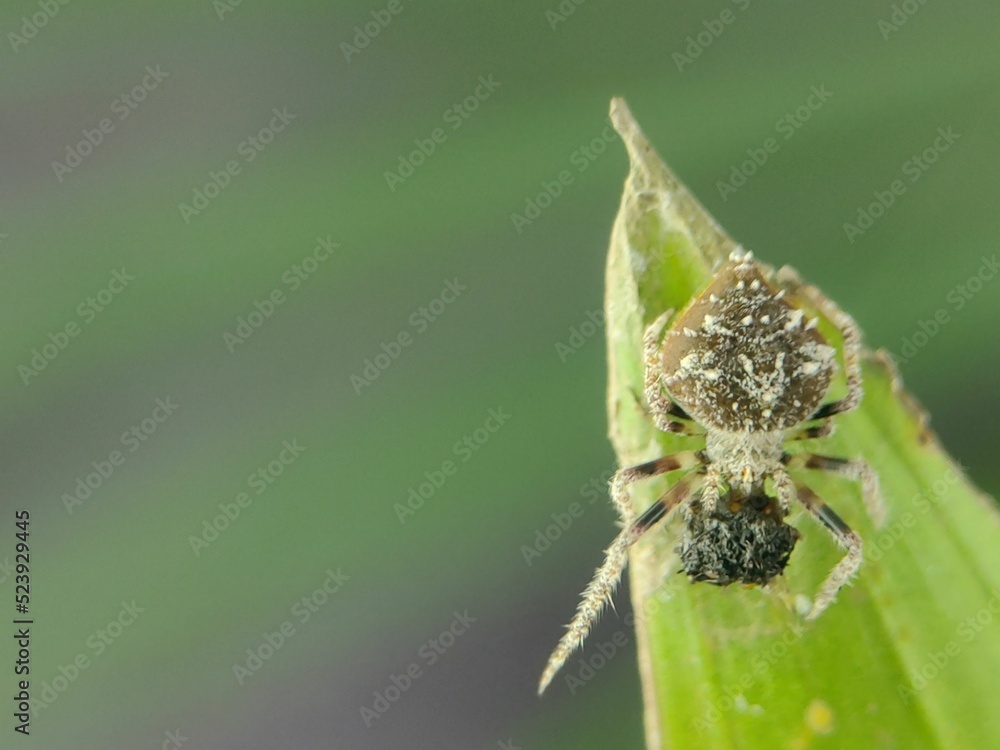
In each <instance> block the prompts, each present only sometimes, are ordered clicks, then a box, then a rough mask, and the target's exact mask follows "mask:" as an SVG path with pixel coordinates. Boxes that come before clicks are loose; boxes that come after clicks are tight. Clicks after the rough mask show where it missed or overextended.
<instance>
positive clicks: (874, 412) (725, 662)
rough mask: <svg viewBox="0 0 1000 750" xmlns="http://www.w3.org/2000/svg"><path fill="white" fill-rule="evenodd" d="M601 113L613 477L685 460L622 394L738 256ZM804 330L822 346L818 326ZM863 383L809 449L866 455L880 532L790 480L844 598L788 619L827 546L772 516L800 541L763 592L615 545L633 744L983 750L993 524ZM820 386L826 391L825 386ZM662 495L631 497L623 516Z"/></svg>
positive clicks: (890, 393) (625, 120)
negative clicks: (636, 699)
mask: <svg viewBox="0 0 1000 750" xmlns="http://www.w3.org/2000/svg"><path fill="white" fill-rule="evenodd" d="M611 117H612V121H613V123H614V125H615V127H616V129H617V130H618V132H619V133H620V134H621V136H622V140H623V141H624V143H625V145H626V147H627V149H628V153H629V156H630V159H631V169H630V172H629V176H628V179H627V181H626V183H625V190H624V195H623V196H622V202H621V208H620V210H619V213H618V217H617V219H616V221H615V225H614V230H613V232H612V239H611V246H610V250H609V254H608V266H607V301H606V312H607V336H608V355H609V365H608V366H609V393H608V414H609V420H610V437H611V440H612V443H613V444H614V448H615V451H616V453H617V456H618V460H619V463H620V465H621V466H631V465H633V464H637V463H640V462H642V461H644V460H648V459H650V458H655V457H657V456H661V455H665V454H667V453H673V452H675V451H677V450H680V449H682V448H685V447H697V442H695V441H696V439H695V438H691V437H681V436H676V435H667V434H664V433H661V432H659V431H657V430H656V429H655V427H654V426H653V425H652V423H651V421H650V419H649V417H648V416H647V415H646V414H645V413H644V411H643V408H642V406H641V405H640V404H639V401H638V399H637V398H636V394H640V393H641V392H642V358H641V353H640V348H641V337H642V331H643V330H644V328H645V326H646V325H647V324H648V323H650V322H651V321H652V320H654V319H655V318H656V317H657V316H658V315H659V314H660V313H661V312H663V311H664V310H667V309H669V308H676V309H678V310H679V309H681V308H683V306H684V305H685V304H686V303H687V302H688V300H690V299H691V297H692V296H693V295H695V294H697V293H698V292H699V291H700V290H701V289H702V288H704V286H705V285H706V283H707V282H708V280H709V279H710V277H711V274H712V271H713V269H714V268H715V267H717V265H718V264H719V263H720V262H721V261H722V260H723V259H724V258H725V257H727V256H728V254H729V252H730V251H731V250H732V249H734V248H735V247H736V243H734V242H733V240H732V239H730V238H729V237H728V236H727V235H726V234H725V232H723V231H722V230H721V229H720V228H719V227H718V226H717V225H716V224H715V222H714V221H713V219H712V218H711V217H710V216H709V215H708V214H707V213H706V212H705V210H704V209H703V208H702V207H701V205H700V204H699V203H698V202H697V201H696V200H695V199H694V198H693V197H692V196H691V195H690V193H689V192H688V191H687V189H686V188H685V187H684V186H683V185H682V184H681V183H680V182H679V181H678V180H677V178H676V177H675V176H674V175H673V174H672V172H671V171H670V170H669V168H668V167H667V166H666V165H665V164H664V163H663V162H662V161H661V160H660V158H659V157H658V156H657V155H656V153H655V152H654V150H653V149H652V147H651V146H650V145H649V143H648V142H647V141H646V139H645V137H644V135H643V134H642V132H641V131H640V129H639V127H638V126H637V125H636V123H635V121H634V120H633V119H632V116H631V113H630V112H629V110H628V107H627V106H626V104H625V102H624V101H622V100H620V99H616V100H614V101H613V102H612V105H611ZM755 250H757V251H758V252H757V253H756V254H757V255H758V256H762V255H763V256H765V257H766V252H767V251H766V248H755ZM892 293H893V292H892V290H886V294H887V299H891V294H892ZM862 323H863V321H862ZM821 329H822V331H823V332H824V334H826V335H827V336H828V338H829V339H830V340H831V342H835V343H836V344H837V345H838V347H839V346H840V344H841V341H840V337H839V335H838V334H837V332H836V329H835V328H833V327H832V326H830V325H829V322H828V321H823V322H822V323H821ZM864 386H865V396H864V400H863V402H862V404H861V407H860V408H858V409H856V410H854V411H852V412H849V413H847V414H843V415H841V416H838V417H836V418H835V421H836V423H837V432H836V434H835V435H834V436H832V437H828V438H823V439H822V440H817V441H815V442H814V443H810V444H809V446H810V448H815V450H816V451H818V452H822V453H826V454H830V455H839V456H847V457H855V456H861V457H863V458H865V459H866V460H867V461H868V462H869V463H870V464H871V465H872V466H873V467H874V468H875V470H876V471H877V473H878V474H879V476H880V479H881V483H882V490H883V494H884V496H885V501H886V504H887V506H888V510H889V515H888V520H887V522H886V524H885V525H884V526H883V527H882V528H881V529H876V528H875V527H874V526H873V523H872V521H871V520H870V519H869V518H868V516H867V514H866V513H865V510H864V506H863V504H862V502H861V497H860V492H859V488H858V487H857V485H856V483H854V482H852V481H850V480H847V479H843V478H839V477H829V476H825V475H824V476H815V477H812V476H809V477H807V478H806V479H807V483H808V484H809V485H810V486H811V487H812V488H813V489H814V490H815V491H816V492H817V493H818V494H820V496H821V497H823V498H824V499H825V500H826V501H827V502H828V503H829V504H830V505H831V506H832V507H833V508H835V509H836V510H837V511H838V512H839V513H840V515H842V516H843V517H844V518H845V520H847V522H848V523H849V524H850V525H851V526H852V527H853V528H854V529H856V530H857V531H858V533H859V534H860V535H861V537H862V539H863V540H864V544H865V556H864V563H863V564H862V566H861V569H860V572H859V575H858V576H857V577H856V578H855V580H854V582H853V585H851V586H849V587H847V588H845V589H843V590H842V591H841V592H840V595H839V597H838V600H837V601H836V602H835V603H834V604H833V605H831V607H830V608H829V609H828V610H827V611H826V612H825V613H824V614H823V615H822V616H821V617H820V618H819V619H818V620H817V621H816V622H812V623H806V622H805V621H804V620H803V618H802V616H801V614H799V612H800V611H801V608H802V602H803V601H804V600H803V599H802V598H801V597H803V596H804V597H808V598H811V597H812V596H813V595H814V594H815V592H816V590H817V588H818V587H819V584H820V583H821V581H822V580H823V578H824V577H825V576H826V574H827V573H828V572H829V570H830V568H831V567H833V565H834V564H835V563H836V562H837V560H838V559H839V558H840V556H841V554H842V551H841V550H840V549H839V548H838V547H837V546H836V544H835V543H834V541H833V540H832V539H831V537H830V536H829V535H828V534H827V533H826V532H825V531H824V530H823V529H822V528H820V527H819V526H818V525H817V523H816V522H815V521H814V520H813V518H812V517H811V516H810V515H808V514H807V513H804V512H801V511H794V512H793V514H792V516H791V517H790V518H789V522H790V523H791V524H792V525H794V526H796V527H797V528H798V529H799V530H800V531H801V532H802V535H803V538H802V540H801V541H800V542H799V544H798V545H797V547H796V549H795V551H794V553H793V554H792V558H791V561H790V563H789V566H788V569H787V570H786V572H785V574H784V576H783V577H782V578H781V579H778V581H777V582H776V583H773V584H772V585H771V587H770V588H769V590H763V589H761V588H756V587H741V586H737V585H731V586H727V587H724V588H723V587H716V586H710V585H708V584H703V583H701V584H691V583H689V582H688V581H687V579H686V577H684V576H682V575H677V574H676V572H677V570H678V567H679V565H678V561H677V559H676V555H675V552H674V548H675V546H676V543H677V532H678V525H677V522H674V523H672V524H667V525H666V526H658V527H655V528H654V530H653V531H651V532H650V533H647V534H646V535H645V536H644V537H643V538H642V539H640V540H639V542H638V543H637V544H636V545H635V546H634V547H633V548H632V551H631V557H630V570H631V593H632V599H633V604H634V608H635V611H636V613H637V618H636V627H637V631H638V650H639V665H640V673H641V678H642V690H643V699H644V703H645V724H646V736H647V743H648V747H649V748H656V749H659V748H694V747H697V748H768V749H769V750H770V749H772V748H806V747H829V748H847V747H856V748H870V747H879V748H907V749H908V750H912V749H914V748H995V747H1000V711H997V710H996V705H995V704H996V696H997V685H998V682H1000V516H998V513H997V510H996V506H995V504H994V502H993V501H992V499H991V498H989V497H987V496H985V495H984V494H982V493H981V492H980V491H979V490H977V489H976V488H975V487H974V486H973V485H972V484H971V483H970V482H969V480H968V479H967V478H966V477H965V475H964V473H963V472H962V470H961V468H960V467H959V466H958V465H957V464H956V462H955V461H954V460H953V459H952V458H950V457H949V456H948V455H947V454H946V453H945V451H944V450H943V449H942V447H941V445H940V444H939V443H938V441H937V439H936V438H935V436H934V435H933V434H932V433H931V431H930V430H929V428H928V425H927V417H926V415H925V414H924V412H923V410H922V409H921V407H920V406H919V405H918V404H917V403H916V401H915V400H914V399H913V397H911V396H910V395H909V394H907V393H906V391H905V390H903V388H902V385H901V382H900V379H899V375H898V373H897V372H896V370H895V368H894V367H893V365H892V363H891V361H890V360H889V358H888V356H886V355H885V354H884V353H883V352H876V353H872V352H868V351H866V352H865V355H864ZM833 388H834V389H835V390H839V391H841V392H842V389H843V379H842V378H841V380H840V382H835V384H834V386H833ZM810 474H818V472H810ZM668 485H669V480H662V479H652V480H648V481H646V482H639V483H637V484H635V485H632V488H631V498H632V502H633V503H634V506H635V508H636V510H637V512H641V511H643V510H645V509H646V508H647V507H649V505H651V504H652V502H653V501H654V500H655V499H656V498H657V497H658V496H659V495H660V494H661V493H662V492H663V490H664V488H665V487H666V486H668ZM797 603H798V605H799V606H798V607H797V606H796V604H797Z"/></svg>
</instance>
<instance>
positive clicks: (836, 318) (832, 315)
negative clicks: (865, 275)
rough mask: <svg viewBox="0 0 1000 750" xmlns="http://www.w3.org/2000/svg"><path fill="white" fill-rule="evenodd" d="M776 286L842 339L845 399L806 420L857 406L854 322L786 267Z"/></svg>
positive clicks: (858, 376)
mask: <svg viewBox="0 0 1000 750" xmlns="http://www.w3.org/2000/svg"><path fill="white" fill-rule="evenodd" d="M777 280H778V283H780V284H781V285H782V286H783V287H785V288H786V289H788V290H789V291H790V292H792V293H793V294H800V295H802V296H804V297H805V298H806V299H808V300H809V302H811V303H812V304H813V305H815V306H816V308H818V309H819V311H820V312H822V313H823V315H825V316H826V317H827V318H828V319H829V321H830V322H831V323H833V324H834V325H835V326H837V328H838V329H839V330H840V334H841V336H843V339H844V374H845V375H846V376H847V395H845V396H844V397H843V398H841V399H839V400H837V401H832V402H830V403H829V404H824V405H823V406H821V407H820V408H819V409H817V410H816V413H815V414H813V415H812V417H811V418H810V419H826V418H827V417H832V416H833V415H834V414H841V413H843V412H845V411H850V410H851V409H853V408H855V407H856V406H857V405H858V404H860V403H861V397H862V396H863V395H864V389H863V388H862V385H861V331H860V330H859V329H858V324H857V323H855V322H854V318H852V317H851V316H850V315H848V314H847V313H845V312H844V311H843V310H841V309H840V308H839V307H838V306H837V305H836V303H834V302H833V301H832V300H830V299H828V298H827V297H825V296H824V295H823V294H822V293H821V292H820V291H819V290H818V289H817V288H816V287H814V286H812V285H811V284H806V283H804V282H803V281H802V280H801V279H800V278H799V275H798V274H797V273H796V272H795V271H794V270H793V269H792V268H789V267H788V266H784V267H783V268H781V269H780V270H779V271H778V274H777Z"/></svg>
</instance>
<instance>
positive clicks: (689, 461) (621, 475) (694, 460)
mask: <svg viewBox="0 0 1000 750" xmlns="http://www.w3.org/2000/svg"><path fill="white" fill-rule="evenodd" d="M701 462H702V458H701V456H700V455H699V454H698V453H697V452H696V451H680V452H678V453H672V454H671V455H669V456H663V457H662V458H657V459H654V460H652V461H647V462H646V463H644V464H639V465H638V466H630V467H628V468H627V469H619V470H618V472H617V473H616V474H615V475H614V477H612V479H611V500H612V502H614V504H615V508H616V509H617V510H618V513H619V515H621V517H622V521H623V522H624V525H625V526H628V525H629V524H630V523H632V521H633V519H634V518H635V511H633V510H632V503H631V501H630V500H629V498H628V490H627V488H628V486H629V485H630V484H633V483H634V482H637V481H639V480H640V479H648V478H649V477H655V476H658V475H660V474H666V473H667V472H670V471H675V470H677V469H687V468H690V467H692V466H695V465H697V464H699V463H701Z"/></svg>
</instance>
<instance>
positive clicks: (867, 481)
mask: <svg viewBox="0 0 1000 750" xmlns="http://www.w3.org/2000/svg"><path fill="white" fill-rule="evenodd" d="M786 463H787V464H788V465H789V466H792V467H795V466H799V467H802V468H805V469H811V470H814V471H828V472H830V473H832V474H838V475H840V476H842V477H846V478H847V479H853V480H854V481H856V482H859V483H860V484H861V497H862V498H863V499H864V501H865V510H867V511H868V515H869V516H871V519H872V521H873V522H874V524H875V527H876V528H882V527H883V526H884V525H885V519H886V515H887V512H888V511H887V509H886V507H885V502H884V501H883V500H882V490H881V489H880V487H879V481H878V474H876V473H875V470H874V469H872V467H871V466H870V465H869V464H868V462H867V461H865V460H863V459H861V458H854V459H851V458H840V457H838V456H821V455H818V454H816V453H799V454H796V455H795V456H792V457H790V458H789V460H788V461H787V462H786Z"/></svg>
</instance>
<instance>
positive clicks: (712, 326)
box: [538, 249, 885, 694]
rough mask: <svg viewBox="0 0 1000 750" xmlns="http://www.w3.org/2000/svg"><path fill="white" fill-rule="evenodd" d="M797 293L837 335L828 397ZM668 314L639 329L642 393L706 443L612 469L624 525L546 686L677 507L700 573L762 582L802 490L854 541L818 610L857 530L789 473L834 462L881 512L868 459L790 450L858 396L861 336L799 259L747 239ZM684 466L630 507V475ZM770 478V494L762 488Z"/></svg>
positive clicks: (830, 352) (784, 554)
mask: <svg viewBox="0 0 1000 750" xmlns="http://www.w3.org/2000/svg"><path fill="white" fill-rule="evenodd" d="M786 295H787V296H786ZM793 298H800V299H805V300H807V301H808V302H810V303H811V304H812V305H814V306H815V307H816V308H817V309H818V310H819V311H821V312H822V313H823V315H824V316H825V317H826V318H828V319H829V320H830V322H831V323H833V324H834V325H835V326H836V327H837V328H838V329H839V330H840V332H841V334H842V336H843V346H844V364H843V367H844V373H845V376H846V381H847V393H846V395H845V396H844V397H843V398H841V399H839V400H836V401H831V402H829V403H823V402H824V399H825V397H826V394H827V391H828V390H829V386H830V382H831V380H832V378H833V373H834V370H835V368H836V349H834V348H833V347H832V346H830V345H829V343H828V342H827V340H826V339H825V337H824V336H823V334H821V333H820V332H819V330H818V329H817V319H816V318H809V317H807V316H806V314H805V312H804V311H803V309H802V308H801V307H799V306H798V305H797V304H796V302H795V301H793ZM673 315H674V311H673V310H668V311H666V312H664V313H663V314H662V315H660V316H659V317H658V318H657V319H656V320H655V321H653V322H652V323H651V324H650V325H649V327H648V328H647V329H646V332H645V335H644V337H643V356H644V361H645V384H644V385H645V398H646V402H647V403H648V404H649V409H650V412H651V416H652V419H653V421H654V423H655V425H656V427H657V428H658V429H659V430H661V431H663V432H669V433H675V434H679V435H704V438H705V447H704V449H703V450H683V451H680V452H678V453H674V454H672V455H668V456H664V457H662V458H658V459H655V460H653V461H648V462H646V463H643V464H639V465H638V466H632V467H630V468H625V469H621V470H619V471H618V472H617V473H616V474H615V476H614V478H613V479H612V481H611V498H612V500H613V502H614V505H615V507H616V508H617V510H618V512H619V514H620V515H621V517H622V526H623V528H622V531H621V532H620V533H619V535H618V536H617V538H616V539H615V540H614V542H612V544H611V546H610V547H608V549H607V550H606V552H605V555H606V557H605V561H604V564H603V565H601V567H600V568H598V569H597V571H596V573H595V574H594V578H593V580H592V581H591V583H590V585H589V586H588V587H587V588H586V590H585V591H584V592H583V600H582V601H581V603H580V605H579V607H578V609H577V612H576V616H575V617H574V618H573V621H572V622H571V623H570V625H569V627H568V629H567V631H566V633H565V634H564V635H563V637H562V639H561V640H560V642H559V645H558V646H557V647H556V649H555V651H554V652H553V653H552V656H551V657H550V658H549V662H548V664H547V666H546V668H545V671H544V673H543V674H542V678H541V681H540V683H539V689H538V692H539V694H541V693H542V692H543V691H544V690H545V688H546V687H547V686H548V684H549V683H550V682H551V681H552V678H553V677H554V676H555V674H556V672H557V671H558V670H559V669H560V667H562V665H563V664H564V663H565V661H566V659H567V658H568V657H569V655H570V654H571V653H572V652H573V651H574V650H575V649H576V648H577V647H578V646H580V645H582V643H583V641H584V639H585V638H586V636H587V634H588V633H589V632H590V628H591V626H592V625H593V623H594V621H595V620H596V619H597V617H598V616H599V615H600V613H601V611H602V609H603V608H604V605H605V604H606V603H608V602H610V601H611V595H612V593H613V592H614V589H615V587H616V585H617V583H618V580H619V579H620V578H621V574H622V571H623V569H624V567H625V564H626V562H627V559H628V549H629V547H631V546H632V544H634V543H635V542H636V541H637V540H638V539H639V538H640V537H641V536H642V535H643V534H644V533H645V532H646V531H648V530H649V529H650V528H651V527H653V526H654V525H655V524H657V523H658V522H659V521H661V520H663V519H664V518H666V517H668V516H669V515H670V514H671V513H673V512H674V511H679V512H680V514H681V516H682V518H683V520H684V530H683V533H682V536H681V540H680V544H679V546H678V548H677V551H678V553H679V557H680V561H681V563H682V565H683V572H685V573H686V574H687V576H688V578H689V579H690V580H691V581H692V582H698V581H705V582H708V583H712V584H716V585H719V586H725V585H728V584H730V583H745V584H755V585H760V586H765V585H767V584H768V583H769V582H770V581H771V580H772V579H773V578H774V577H775V576H777V575H780V574H781V573H782V572H783V571H784V569H785V566H786V564H787V563H788V559H789V556H790V555H791V553H792V549H793V548H794V547H795V543H796V541H797V540H798V538H799V532H798V530H797V529H795V528H794V527H792V526H790V525H788V524H787V523H785V520H784V519H785V518H786V517H787V516H788V514H789V511H790V506H791V503H792V501H794V500H798V502H799V503H801V504H802V505H803V506H804V507H805V509H806V510H807V511H808V512H809V513H811V514H812V515H813V516H814V517H815V518H816V519H817V520H818V521H819V523H820V524H822V525H823V526H824V527H825V528H826V529H827V530H828V531H829V532H830V534H832V535H833V538H834V539H835V540H836V541H837V543H838V544H839V545H840V546H841V547H843V549H844V550H845V551H846V552H845V555H844V557H843V558H842V559H841V560H840V562H839V563H838V564H837V565H836V566H835V567H834V568H833V570H832V571H831V572H830V573H829V575H828V576H827V578H826V580H825V581H824V582H823V583H822V585H821V586H820V589H819V592H818V593H817V595H816V597H815V598H814V600H813V602H812V605H811V608H810V609H809V611H808V613H807V614H806V619H807V620H815V619H816V618H817V617H819V615H820V614H822V612H823V610H825V609H826V608H827V607H828V606H829V605H830V604H831V603H832V602H833V600H834V598H835V597H836V595H837V592H838V591H839V590H840V589H841V587H843V586H844V584H846V583H847V582H848V581H849V580H850V579H851V578H852V577H853V576H854V574H855V573H856V572H857V570H858V567H859V566H860V564H861V560H862V552H861V548H862V547H861V538H860V537H859V536H858V535H857V534H856V533H855V532H854V531H853V530H851V528H850V527H849V526H848V525H847V524H846V523H844V521H843V520H842V519H841V517H840V516H839V515H837V513H836V512H834V510H833V509H832V508H830V506H828V505H827V504H826V503H825V502H824V501H823V500H822V499H820V498H819V497H818V496H817V495H816V494H815V493H814V492H813V491H812V490H810V489H809V488H808V487H807V486H805V485H804V484H802V483H801V481H799V480H797V479H795V478H793V476H792V472H798V471H800V470H803V469H806V470H819V471H827V472H833V473H836V474H840V475H842V476H846V477H848V478H851V479H854V480H856V481H860V483H861V488H862V495H863V498H864V501H865V505H866V508H867V511H868V513H869V515H870V516H871V517H872V518H873V520H874V521H875V523H876V525H877V526H878V525H881V524H882V522H883V521H884V518H885V509H884V506H883V505H882V500H881V494H880V492H879V484H878V477H877V476H876V474H875V472H874V471H873V470H872V469H871V467H870V466H869V465H868V464H867V463H865V462H864V461H863V460H861V459H846V458H837V457H833V456H824V455H818V454H813V453H795V454H789V453H787V452H786V451H785V444H786V443H788V442H790V441H796V440H804V439H809V438H822V437H826V436H828V435H830V434H832V432H833V423H832V422H831V421H830V418H831V417H833V416H834V415H836V414H841V413H843V412H846V411H850V410H851V409H854V408H855V407H856V406H857V405H858V404H859V403H860V401H861V397H862V385H861V363H860V348H861V335H860V332H859V330H858V327H857V325H856V324H855V322H854V321H853V320H852V319H851V317H850V316H849V315H847V314H846V313H844V312H843V311H841V310H840V309H839V308H838V307H837V306H836V305H834V304H833V303H832V302H831V301H829V300H828V299H826V298H825V297H823V296H822V295H821V294H820V293H819V291H818V290H817V289H815V288H814V287H811V286H807V285H805V284H803V283H802V282H801V281H800V280H799V279H798V277H797V275H796V274H795V272H794V271H793V270H792V269H790V268H787V267H786V268H783V269H781V270H780V271H778V272H777V274H775V273H774V272H773V271H772V270H771V269H768V268H765V267H764V266H762V265H761V264H759V263H757V262H756V261H755V260H754V258H753V255H752V254H751V253H749V252H743V251H741V250H739V249H737V250H735V251H734V252H733V253H732V254H731V255H730V256H729V260H728V262H726V263H724V264H723V265H722V266H721V267H720V268H719V270H718V271H717V272H716V273H715V275H714V276H713V278H712V280H711V281H710V282H709V284H708V286H707V288H706V289H705V290H704V291H702V292H701V294H700V295H698V296H697V297H695V298H694V299H693V300H692V301H691V302H690V304H688V306H687V307H686V308H685V309H684V310H682V311H681V313H680V314H679V316H678V317H677V319H676V320H675V321H674V322H673V324H672V325H671V326H670V328H669V329H668V330H667V331H666V333H665V334H664V328H665V327H666V324H667V321H668V320H670V318H672V317H673ZM683 469H686V470H687V472H686V474H685V475H684V476H683V477H682V478H681V479H680V481H678V482H677V483H676V484H674V485H673V486H672V487H671V488H670V489H669V490H667V491H666V492H665V493H664V494H663V496H662V497H660V499H659V500H657V501H656V502H655V503H653V505H652V506H651V507H650V508H649V509H648V510H646V511H645V512H644V513H642V514H641V515H640V516H638V517H636V515H635V512H634V510H633V508H632V504H631V502H630V500H629V497H628V491H627V488H628V486H629V485H630V484H632V483H634V482H636V481H638V480H641V479H648V478H650V477H654V476H658V475H661V474H666V473H668V472H672V471H677V470H683ZM768 479H770V480H771V483H772V485H773V492H772V494H768V492H767V491H766V490H765V481H766V480H768Z"/></svg>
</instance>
